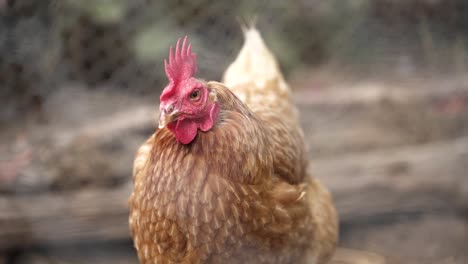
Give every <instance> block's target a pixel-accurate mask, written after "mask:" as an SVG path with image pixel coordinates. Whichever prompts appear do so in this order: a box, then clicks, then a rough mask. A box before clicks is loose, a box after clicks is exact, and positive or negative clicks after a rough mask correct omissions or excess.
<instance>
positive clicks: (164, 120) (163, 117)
mask: <svg viewBox="0 0 468 264" xmlns="http://www.w3.org/2000/svg"><path fill="white" fill-rule="evenodd" d="M179 115H180V113H179V111H177V110H174V111H172V112H171V113H168V112H167V111H166V109H163V110H161V113H160V114H159V126H158V127H159V128H160V129H161V128H163V127H165V126H166V125H167V124H169V123H171V122H174V121H176V120H177V118H178V117H179Z"/></svg>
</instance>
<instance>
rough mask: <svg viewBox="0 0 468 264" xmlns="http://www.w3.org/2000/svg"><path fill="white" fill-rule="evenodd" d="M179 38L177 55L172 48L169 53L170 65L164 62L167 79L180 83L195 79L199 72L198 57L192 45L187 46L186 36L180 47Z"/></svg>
mask: <svg viewBox="0 0 468 264" xmlns="http://www.w3.org/2000/svg"><path fill="white" fill-rule="evenodd" d="M180 41H181V39H180V38H179V39H178V40H177V44H176V50H175V54H174V52H173V49H172V47H171V48H170V51H169V63H168V62H167V60H164V68H165V70H166V75H167V78H168V79H169V81H170V82H179V81H181V80H185V79H188V78H190V77H193V76H194V75H195V73H196V72H197V55H196V54H195V53H192V44H188V46H187V36H185V38H184V41H183V42H182V47H180Z"/></svg>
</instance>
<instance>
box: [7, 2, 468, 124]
mask: <svg viewBox="0 0 468 264" xmlns="http://www.w3.org/2000/svg"><path fill="white" fill-rule="evenodd" d="M467 13H468V2H466V1H464V0H446V1H438V0H409V1H401V0H374V1H372V0H353V1H340V0H332V1H327V0H296V1H247V0H240V1H211V0H195V1H189V0H178V1H172V0H163V1H156V0H154V1H152V0H133V1H126V0H100V1H92V0H83V1H72V0H64V1H57V0H0V86H1V92H0V98H2V99H1V101H2V102H1V103H2V104H3V107H2V108H3V109H2V111H1V119H2V120H4V119H9V118H11V117H12V116H14V115H16V114H17V113H22V112H25V110H27V109H33V110H34V109H36V108H38V107H40V104H41V102H42V100H44V98H46V97H47V95H48V94H49V93H50V92H51V91H53V90H55V89H57V88H58V87H60V86H62V85H64V84H65V83H69V82H76V83H79V84H83V85H85V86H86V87H88V88H89V89H120V90H122V91H125V92H129V93H132V94H147V93H158V92H159V91H160V90H161V88H162V87H163V85H164V83H165V82H166V78H165V76H164V70H163V67H162V65H163V63H162V62H163V59H164V58H165V57H166V56H167V52H168V47H169V46H170V45H173V44H174V43H175V41H176V39H177V38H178V37H181V36H184V35H188V36H189V37H190V41H191V42H192V43H193V46H194V50H195V51H196V52H197V53H198V56H199V62H200V66H199V71H200V73H199V76H202V77H203V78H206V79H216V80H219V79H220V77H221V74H222V71H223V69H225V68H226V66H227V65H228V62H229V61H231V60H232V58H233V57H234V56H235V53H236V51H237V50H238V49H239V47H240V45H241V43H242V32H241V29H240V26H239V21H242V20H248V21H251V20H255V21H256V25H257V27H259V28H260V30H261V32H262V33H263V35H264V37H265V39H266V40H267V42H268V43H269V45H270V46H271V48H272V49H273V50H274V52H275V54H277V55H278V58H279V60H280V62H281V65H282V67H283V70H284V71H285V72H286V74H289V73H291V72H294V71H298V70H300V69H304V68H308V67H311V66H317V65H323V64H326V63H330V62H331V61H339V62H340V63H341V64H350V65H352V66H356V65H359V66H361V68H363V67H364V66H365V65H368V66H369V67H368V69H374V68H375V67H374V66H375V63H376V62H379V63H378V64H379V65H383V66H382V67H383V68H384V69H385V70H387V69H389V68H392V67H393V66H394V65H401V64H402V63H403V64H405V63H406V64H411V65H413V64H417V65H419V66H427V65H434V64H437V65H444V66H445V65H447V64H449V65H455V66H456V67H463V65H464V61H465V60H466V56H465V53H464V50H465V46H466V44H465V39H464V35H466V33H467V32H468V30H467V29H468V19H467V18H466V17H468V16H466V14H467ZM441 69H446V70H447V69H452V68H447V67H444V68H441Z"/></svg>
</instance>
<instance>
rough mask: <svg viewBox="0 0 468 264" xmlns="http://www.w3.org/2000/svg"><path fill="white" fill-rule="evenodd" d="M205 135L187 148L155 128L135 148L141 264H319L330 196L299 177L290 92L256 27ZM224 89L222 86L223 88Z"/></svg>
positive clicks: (328, 232) (332, 242)
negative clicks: (145, 140)
mask: <svg viewBox="0 0 468 264" xmlns="http://www.w3.org/2000/svg"><path fill="white" fill-rule="evenodd" d="M245 35H246V41H245V44H244V47H243V48H242V50H241V52H240V53H239V56H238V58H237V59H236V60H235V61H234V62H233V64H232V65H231V66H230V67H229V68H228V70H227V71H226V73H225V76H224V84H222V83H218V82H207V83H206V85H207V86H208V87H209V89H210V91H211V92H210V98H211V99H212V100H214V101H216V102H217V103H219V105H220V113H219V116H218V118H217V120H216V123H215V125H214V126H213V128H212V129H210V130H209V131H206V132H202V131H198V134H197V137H196V138H195V140H194V141H193V142H191V143H190V144H187V145H184V144H180V143H179V142H177V140H176V139H175V137H174V135H173V134H172V133H171V132H170V131H169V130H168V129H166V128H163V129H158V130H157V131H156V132H155V133H154V134H153V135H152V136H151V137H150V138H149V139H148V141H147V142H146V143H145V144H143V145H142V146H141V147H140V149H139V150H138V153H137V156H136V159H135V163H134V171H133V178H134V190H133V193H132V195H131V197H130V201H129V205H130V220H129V221H130V229H131V232H132V235H133V238H134V243H135V247H136V249H137V252H138V257H139V259H140V262H141V263H326V261H327V260H328V259H329V257H330V256H331V255H332V253H333V251H334V249H335V246H336V241H337V232H338V231H337V217H336V212H335V208H334V206H333V202H332V200H331V197H330V195H329V193H328V192H327V191H326V190H325V189H324V188H323V187H322V186H321V185H320V184H319V183H318V182H317V181H316V180H314V179H312V178H311V177H309V176H308V175H307V157H306V151H305V143H304V140H303V134H302V130H301V129H300V127H299V122H298V118H297V110H296V109H295V107H294V105H293V104H292V102H291V98H290V90H289V88H288V86H287V84H286V82H285V81H284V79H283V77H282V75H281V72H280V71H279V69H278V66H277V63H276V60H275V59H274V57H273V56H272V54H271V53H270V52H269V50H268V49H267V47H266V46H265V44H264V43H263V40H262V39H261V37H260V35H259V33H258V32H257V31H256V30H255V29H249V30H246V32H245ZM227 87H229V88H227Z"/></svg>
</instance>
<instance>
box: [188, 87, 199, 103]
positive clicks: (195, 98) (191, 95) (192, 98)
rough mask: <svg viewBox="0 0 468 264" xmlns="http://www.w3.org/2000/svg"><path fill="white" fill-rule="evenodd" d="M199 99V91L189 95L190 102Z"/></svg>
mask: <svg viewBox="0 0 468 264" xmlns="http://www.w3.org/2000/svg"><path fill="white" fill-rule="evenodd" d="M199 97H200V90H198V89H197V90H194V91H192V92H191V93H190V100H197V99H198V98H199Z"/></svg>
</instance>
